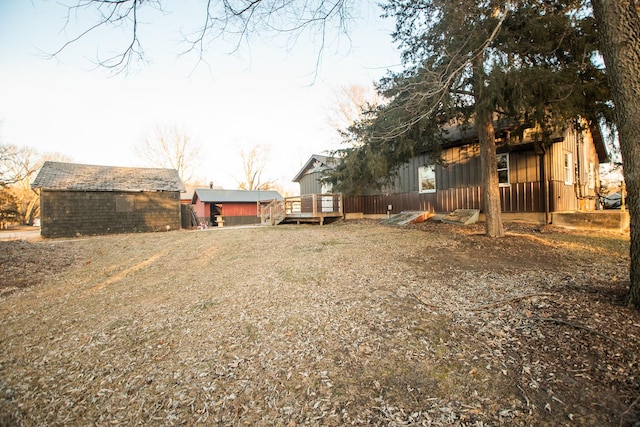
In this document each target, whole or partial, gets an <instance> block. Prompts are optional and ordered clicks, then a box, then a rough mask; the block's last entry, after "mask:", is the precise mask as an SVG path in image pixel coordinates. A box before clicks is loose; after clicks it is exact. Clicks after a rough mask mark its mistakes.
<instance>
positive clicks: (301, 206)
mask: <svg viewBox="0 0 640 427" xmlns="http://www.w3.org/2000/svg"><path fill="white" fill-rule="evenodd" d="M343 216H344V215H343V203H342V195H341V194H307V195H304V196H295V197H285V199H284V200H282V201H279V200H274V201H272V202H271V203H269V204H268V205H265V206H261V207H260V217H261V222H262V224H266V225H277V224H282V223H295V224H301V223H319V224H320V225H323V224H324V223H325V222H326V221H330V220H334V219H337V218H342V217H343Z"/></svg>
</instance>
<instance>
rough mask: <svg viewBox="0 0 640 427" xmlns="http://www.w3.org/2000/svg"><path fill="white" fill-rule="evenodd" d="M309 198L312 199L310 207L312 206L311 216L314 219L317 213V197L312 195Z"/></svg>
mask: <svg viewBox="0 0 640 427" xmlns="http://www.w3.org/2000/svg"><path fill="white" fill-rule="evenodd" d="M311 197H313V199H312V201H311V205H312V206H313V208H312V210H313V212H312V216H313V217H314V218H315V216H316V214H317V213H318V197H316V194H312V195H311Z"/></svg>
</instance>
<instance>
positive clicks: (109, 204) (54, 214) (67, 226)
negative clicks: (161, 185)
mask: <svg viewBox="0 0 640 427" xmlns="http://www.w3.org/2000/svg"><path fill="white" fill-rule="evenodd" d="M40 209H41V211H40V212H41V214H40V215H41V218H42V223H41V231H40V232H41V234H42V236H43V237H73V236H82V235H99V234H115V233H131V232H148V231H167V230H168V229H169V230H179V229H180V227H181V217H180V193H178V192H154V193H151V192H144V193H127V192H107V191H102V192H98V191H96V192H91V191H87V192H82V191H46V190H45V191H42V194H41V196H40Z"/></svg>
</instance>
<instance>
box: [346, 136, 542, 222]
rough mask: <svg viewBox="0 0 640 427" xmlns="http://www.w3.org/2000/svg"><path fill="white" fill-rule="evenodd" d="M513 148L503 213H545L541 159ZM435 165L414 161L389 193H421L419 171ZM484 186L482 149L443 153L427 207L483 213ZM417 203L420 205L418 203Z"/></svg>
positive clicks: (426, 160) (472, 147) (427, 195)
mask: <svg viewBox="0 0 640 427" xmlns="http://www.w3.org/2000/svg"><path fill="white" fill-rule="evenodd" d="M511 148H512V150H511V151H506V153H507V154H508V156H509V184H508V185H505V186H501V187H500V194H501V201H502V210H503V211H504V212H541V211H544V204H543V194H542V193H541V186H540V175H541V173H540V158H539V156H537V155H536V154H535V153H534V152H533V151H531V150H519V151H518V150H516V148H517V147H511ZM433 163H434V162H433V161H432V160H431V159H430V158H429V156H427V155H419V156H416V157H414V158H413V159H411V160H410V161H409V162H407V163H405V164H404V165H403V166H401V167H400V168H399V169H398V176H397V178H396V180H395V182H394V184H393V185H392V186H391V187H390V188H388V189H387V191H386V192H387V193H389V194H400V193H411V192H418V191H419V187H418V185H419V183H418V169H419V168H420V167H422V166H425V165H429V164H433ZM481 186H482V177H481V176H480V147H479V145H478V144H469V145H465V146H462V147H451V148H447V149H445V150H443V152H442V163H441V164H438V165H436V192H435V194H434V193H431V194H430V193H424V199H425V203H427V202H426V200H430V202H428V204H429V205H430V206H433V208H434V209H433V210H434V211H436V212H452V211H454V210H456V209H481V208H482V190H481ZM381 203H382V202H381ZM416 203H419V202H417V201H416ZM382 204H384V203H382ZM421 205H424V203H421ZM345 206H346V205H345ZM420 209H422V208H420Z"/></svg>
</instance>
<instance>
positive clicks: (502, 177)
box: [496, 153, 509, 187]
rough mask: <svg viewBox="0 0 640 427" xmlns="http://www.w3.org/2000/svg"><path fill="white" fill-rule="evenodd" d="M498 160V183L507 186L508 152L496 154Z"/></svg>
mask: <svg viewBox="0 0 640 427" xmlns="http://www.w3.org/2000/svg"><path fill="white" fill-rule="evenodd" d="M496 158H497V160H498V183H499V184H500V187H508V186H509V154H508V153H503V154H498V155H497V156H496Z"/></svg>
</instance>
